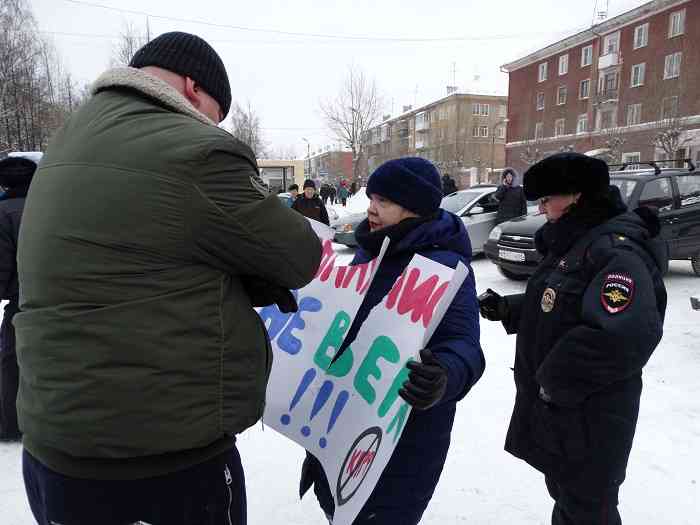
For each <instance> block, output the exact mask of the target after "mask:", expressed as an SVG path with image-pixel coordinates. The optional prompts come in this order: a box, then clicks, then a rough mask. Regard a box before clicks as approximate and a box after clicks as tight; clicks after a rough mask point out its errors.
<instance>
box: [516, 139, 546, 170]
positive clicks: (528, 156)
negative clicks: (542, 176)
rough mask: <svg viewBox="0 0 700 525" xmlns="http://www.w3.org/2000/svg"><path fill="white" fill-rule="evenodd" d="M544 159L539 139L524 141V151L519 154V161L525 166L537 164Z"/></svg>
mask: <svg viewBox="0 0 700 525" xmlns="http://www.w3.org/2000/svg"><path fill="white" fill-rule="evenodd" d="M543 158H544V153H543V151H542V143H541V141H540V140H539V139H535V140H527V141H525V149H524V150H523V151H522V152H521V153H520V160H521V161H523V163H525V164H526V165H527V166H532V165H533V164H537V163H538V162H539V161H541V160H542V159H543Z"/></svg>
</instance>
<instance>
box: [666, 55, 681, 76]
mask: <svg viewBox="0 0 700 525" xmlns="http://www.w3.org/2000/svg"><path fill="white" fill-rule="evenodd" d="M682 60H683V52H682V51H678V52H677V53H671V54H670V55H666V59H665V60H664V80H669V79H671V78H678V77H679V76H681V61H682Z"/></svg>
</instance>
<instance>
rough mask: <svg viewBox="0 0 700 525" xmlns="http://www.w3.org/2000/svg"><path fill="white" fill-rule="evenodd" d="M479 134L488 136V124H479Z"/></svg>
mask: <svg viewBox="0 0 700 525" xmlns="http://www.w3.org/2000/svg"><path fill="white" fill-rule="evenodd" d="M479 136H480V137H488V136H489V127H488V126H479Z"/></svg>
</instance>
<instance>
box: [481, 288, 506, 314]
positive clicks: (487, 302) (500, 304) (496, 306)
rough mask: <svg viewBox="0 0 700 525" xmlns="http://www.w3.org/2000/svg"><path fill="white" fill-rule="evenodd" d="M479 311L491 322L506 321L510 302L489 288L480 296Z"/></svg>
mask: <svg viewBox="0 0 700 525" xmlns="http://www.w3.org/2000/svg"><path fill="white" fill-rule="evenodd" d="M478 299H479V310H480V311H481V316H482V317H483V318H484V319H488V320H489V321H505V320H506V319H508V315H509V313H510V312H509V311H508V301H506V299H505V297H503V296H501V295H499V294H497V293H496V292H494V291H493V290H492V289H491V288H487V289H486V291H485V292H484V293H482V294H481V295H480V296H479V298H478Z"/></svg>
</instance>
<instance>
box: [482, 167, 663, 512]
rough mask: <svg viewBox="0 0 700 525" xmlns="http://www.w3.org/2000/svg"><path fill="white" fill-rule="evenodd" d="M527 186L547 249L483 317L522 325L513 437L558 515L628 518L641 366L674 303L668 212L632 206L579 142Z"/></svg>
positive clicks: (512, 327) (532, 172) (487, 300)
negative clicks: (668, 281)
mask: <svg viewBox="0 0 700 525" xmlns="http://www.w3.org/2000/svg"><path fill="white" fill-rule="evenodd" d="M524 186H525V194H526V196H527V198H528V199H529V200H535V199H539V200H540V210H541V211H542V212H543V213H545V214H546V215H547V221H548V222H547V223H546V224H545V225H544V226H543V227H542V228H540V230H539V231H538V232H537V233H536V236H535V241H536V246H537V249H538V250H539V251H540V252H541V253H542V254H543V256H544V259H543V260H542V262H541V263H540V266H539V267H538V268H537V270H536V272H535V274H534V275H533V276H532V277H531V278H530V281H529V282H528V285H527V289H526V291H525V293H524V294H519V295H509V296H505V297H502V296H500V295H499V294H497V293H496V292H493V291H492V290H487V291H486V292H485V293H484V294H482V295H481V296H480V297H479V303H480V309H481V314H482V316H483V317H485V318H486V319H489V320H492V321H502V322H503V325H504V327H505V329H506V331H507V332H508V333H509V334H517V342H516V356H515V384H516V391H517V393H516V398H515V407H514V409H513V415H512V418H511V421H510V428H509V429H508V435H507V438H506V445H505V448H506V450H507V451H508V452H510V453H511V454H513V455H514V456H516V457H518V458H520V459H523V460H524V461H526V462H527V463H529V464H530V465H531V466H533V467H534V468H536V469H537V470H539V471H540V472H542V473H543V474H544V475H545V481H546V485H547V489H548V490H549V493H550V495H551V496H552V498H553V499H554V500H555V505H554V510H553V513H552V524H553V525H619V524H621V518H620V514H619V512H618V510H617V503H618V489H619V487H620V484H622V482H623V480H624V478H625V470H626V467H627V459H628V457H629V453H630V449H631V447H632V439H633V436H634V431H635V427H636V424H637V415H638V413H639V398H640V395H641V391H642V367H644V365H645V364H646V363H647V361H648V360H649V357H650V356H651V354H652V352H653V351H654V349H655V348H656V346H657V345H658V343H659V341H660V340H661V336H662V332H663V321H664V313H665V310H666V290H665V288H664V283H663V280H662V278H661V276H662V273H663V272H664V270H665V269H666V268H667V266H668V259H667V253H666V248H665V244H664V243H663V242H661V241H657V240H656V237H657V235H658V233H659V221H658V219H657V218H656V216H655V215H654V213H653V212H651V211H650V210H648V209H646V208H641V209H638V210H635V211H632V212H630V211H627V209H626V206H625V205H624V204H623V202H622V200H621V198H620V193H619V191H618V190H617V188H616V187H615V186H612V185H610V178H609V174H608V167H607V165H606V164H605V163H604V162H603V161H600V160H597V159H593V158H590V157H586V156H584V155H580V154H577V153H560V154H556V155H552V156H551V157H548V158H546V159H544V160H542V161H540V162H539V163H537V164H535V165H534V166H532V167H531V168H530V169H529V170H528V171H527V173H525V180H524Z"/></svg>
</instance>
